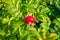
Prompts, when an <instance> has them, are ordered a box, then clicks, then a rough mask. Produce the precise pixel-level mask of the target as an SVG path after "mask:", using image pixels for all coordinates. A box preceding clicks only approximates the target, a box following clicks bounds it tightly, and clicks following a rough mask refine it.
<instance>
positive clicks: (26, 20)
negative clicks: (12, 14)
mask: <svg viewBox="0 0 60 40" xmlns="http://www.w3.org/2000/svg"><path fill="white" fill-rule="evenodd" d="M25 23H27V24H33V23H34V17H33V16H27V17H25Z"/></svg>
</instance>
